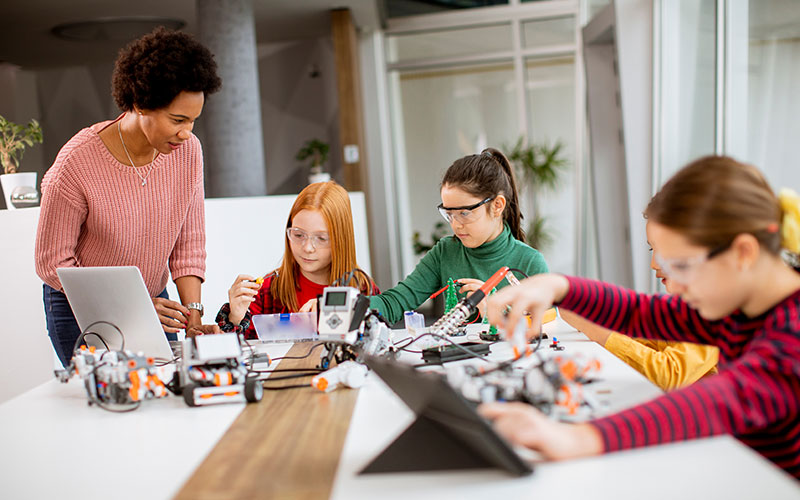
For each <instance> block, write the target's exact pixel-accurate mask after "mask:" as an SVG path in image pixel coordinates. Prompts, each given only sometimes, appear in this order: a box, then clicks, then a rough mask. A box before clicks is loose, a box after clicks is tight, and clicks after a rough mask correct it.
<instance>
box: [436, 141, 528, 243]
mask: <svg viewBox="0 0 800 500" xmlns="http://www.w3.org/2000/svg"><path fill="white" fill-rule="evenodd" d="M444 186H453V187H458V188H459V189H463V190H464V191H466V192H467V193H469V194H471V195H472V196H475V197H477V198H481V199H484V198H488V197H490V196H497V195H500V194H502V195H503V196H505V198H506V208H505V209H504V210H503V220H504V221H505V222H506V223H507V224H508V227H509V228H510V229H511V234H512V235H513V236H514V238H516V239H518V240H519V241H523V242H524V241H525V232H524V231H523V230H522V213H521V212H520V210H519V195H518V194H517V181H516V178H515V177H514V170H513V169H512V168H511V163H509V161H508V158H506V155H504V154H503V153H502V152H500V151H498V150H497V149H494V148H486V149H484V150H483V151H481V154H477V155H469V156H465V157H463V158H459V159H458V160H456V161H454V162H453V164H452V165H450V168H448V169H447V172H445V174H444V177H443V178H442V184H441V186H440V188H441V187H444ZM487 210H488V207H487Z"/></svg>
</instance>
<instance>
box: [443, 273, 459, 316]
mask: <svg viewBox="0 0 800 500" xmlns="http://www.w3.org/2000/svg"><path fill="white" fill-rule="evenodd" d="M456 304H458V286H456V282H455V281H453V278H447V290H445V292H444V313H445V314H447V313H449V312H450V310H451V309H453V308H454V307H455V306H456Z"/></svg>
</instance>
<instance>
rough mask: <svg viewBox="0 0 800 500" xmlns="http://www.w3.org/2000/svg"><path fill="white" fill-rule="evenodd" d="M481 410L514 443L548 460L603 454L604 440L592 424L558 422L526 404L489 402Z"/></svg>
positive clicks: (498, 431)
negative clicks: (534, 451) (536, 452)
mask: <svg viewBox="0 0 800 500" xmlns="http://www.w3.org/2000/svg"><path fill="white" fill-rule="evenodd" d="M478 413H480V414H481V415H482V416H483V417H484V418H487V419H489V420H491V421H492V423H493V425H494V429H495V430H496V431H497V433H498V434H500V435H501V436H503V437H504V438H505V439H506V440H507V441H508V442H510V443H511V444H513V445H518V446H525V447H526V448H530V449H532V450H536V451H538V452H539V453H541V454H542V455H543V456H544V457H545V458H547V459H549V460H564V459H568V458H577V457H586V456H591V455H599V454H601V453H603V439H602V437H601V436H600V433H599V432H598V431H597V430H596V429H595V428H594V427H592V426H591V425H589V424H564V423H561V422H556V421H554V420H551V419H549V418H547V417H546V416H545V415H544V414H542V413H541V412H540V411H539V410H537V409H536V408H534V407H532V406H530V405H528V404H525V403H486V404H482V405H480V406H479V407H478Z"/></svg>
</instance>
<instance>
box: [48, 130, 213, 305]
mask: <svg viewBox="0 0 800 500" xmlns="http://www.w3.org/2000/svg"><path fill="white" fill-rule="evenodd" d="M118 119H119V118H118ZM112 124H114V126H116V125H115V124H116V120H113V121H105V122H101V123H97V124H95V125H93V126H91V127H89V128H85V129H83V130H81V131H80V132H78V133H77V134H76V135H75V136H74V137H73V138H72V139H70V140H69V142H67V143H66V144H65V145H64V147H63V148H61V151H59V153H58V156H57V157H56V161H55V162H54V163H53V166H51V167H50V169H49V170H48V171H47V173H46V174H45V176H44V178H43V179H42V208H41V213H40V215H39V227H38V230H37V233H36V273H37V274H38V275H39V277H40V278H42V280H43V281H44V282H45V283H47V284H48V285H50V286H51V287H53V288H55V289H56V290H61V282H60V281H59V280H58V276H57V274H56V269H57V268H59V267H89V266H137V267H138V268H139V270H140V271H141V273H142V277H144V282H145V285H147V290H148V291H149V292H150V295H151V296H156V295H158V294H159V293H161V291H162V290H163V289H164V287H165V286H166V284H167V279H168V278H169V273H170V272H171V273H172V279H173V280H174V279H177V278H180V277H182V276H190V275H193V276H198V277H200V279H204V278H205V262H206V250H205V246H206V239H205V214H204V201H203V200H204V198H203V195H204V193H203V153H202V150H201V147H200V141H199V140H198V139H197V137H195V136H192V137H191V139H189V140H188V141H185V142H184V143H183V145H182V146H181V147H180V148H179V149H177V150H176V151H174V152H172V153H171V154H168V155H164V154H159V155H158V157H157V158H156V160H155V162H154V164H153V170H152V172H150V175H149V177H147V185H145V186H142V181H141V179H140V178H139V176H137V175H136V172H134V170H133V168H131V167H129V166H126V165H124V164H122V163H120V162H119V161H117V160H116V159H115V158H114V157H113V156H112V155H111V153H110V152H109V151H108V149H107V148H106V146H105V145H104V144H103V141H102V140H101V139H100V136H99V135H98V132H100V131H101V130H103V129H104V128H105V127H107V126H109V125H112ZM138 170H139V173H140V174H141V175H142V176H144V175H145V173H146V172H147V168H142V167H139V169H138Z"/></svg>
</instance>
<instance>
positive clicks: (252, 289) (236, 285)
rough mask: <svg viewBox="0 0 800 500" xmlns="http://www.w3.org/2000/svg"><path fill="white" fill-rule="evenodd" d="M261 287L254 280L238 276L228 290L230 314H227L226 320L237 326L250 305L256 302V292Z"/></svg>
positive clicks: (247, 276) (246, 276)
mask: <svg viewBox="0 0 800 500" xmlns="http://www.w3.org/2000/svg"><path fill="white" fill-rule="evenodd" d="M260 288H261V285H259V284H258V283H256V282H255V278H253V277H252V276H249V275H247V274H240V275H239V276H237V277H236V280H235V281H234V282H233V285H231V287H230V289H229V290H228V303H229V304H230V306H231V312H230V314H228V320H229V321H230V322H231V323H233V324H234V325H238V324H239V322H240V321H242V318H244V315H245V313H246V312H247V309H248V308H250V304H252V303H253V301H254V300H256V295H258V290H259V289H260Z"/></svg>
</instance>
